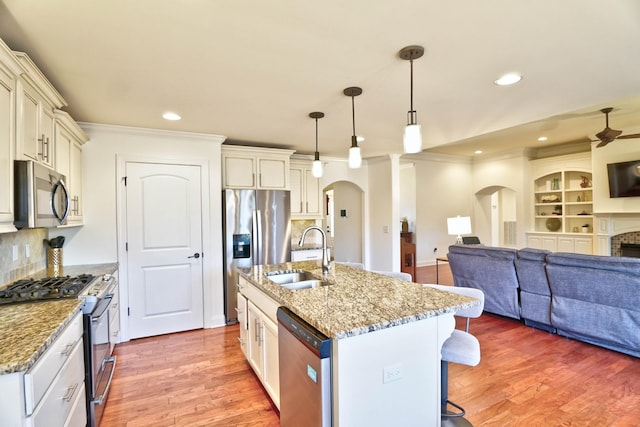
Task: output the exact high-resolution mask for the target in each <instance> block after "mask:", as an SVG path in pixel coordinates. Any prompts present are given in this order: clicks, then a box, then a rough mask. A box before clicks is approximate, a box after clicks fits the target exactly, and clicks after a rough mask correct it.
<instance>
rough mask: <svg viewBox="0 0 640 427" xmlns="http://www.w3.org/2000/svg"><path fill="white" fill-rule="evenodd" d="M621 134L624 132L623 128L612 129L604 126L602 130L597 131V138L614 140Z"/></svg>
mask: <svg viewBox="0 0 640 427" xmlns="http://www.w3.org/2000/svg"><path fill="white" fill-rule="evenodd" d="M620 134H622V131H621V130H615V129H611V128H608V127H607V128H604V129H603V130H602V131H600V132H598V133H596V138H598V139H599V140H601V141H602V140H608V139H611V140H614V139H616V138H617V137H618V136H619V135H620Z"/></svg>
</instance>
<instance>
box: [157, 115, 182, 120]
mask: <svg viewBox="0 0 640 427" xmlns="http://www.w3.org/2000/svg"><path fill="white" fill-rule="evenodd" d="M162 118H163V119H165V120H172V121H175V120H180V119H181V118H182V117H180V116H179V115H177V114H176V113H164V114H163V115H162Z"/></svg>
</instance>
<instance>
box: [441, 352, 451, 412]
mask: <svg viewBox="0 0 640 427" xmlns="http://www.w3.org/2000/svg"><path fill="white" fill-rule="evenodd" d="M448 399H449V362H447V361H445V360H442V361H441V362H440V413H441V414H443V415H444V414H446V413H447V400H448Z"/></svg>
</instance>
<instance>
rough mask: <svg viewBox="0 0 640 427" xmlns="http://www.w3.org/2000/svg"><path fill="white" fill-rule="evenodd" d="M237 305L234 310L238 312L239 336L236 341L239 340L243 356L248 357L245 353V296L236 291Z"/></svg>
mask: <svg viewBox="0 0 640 427" xmlns="http://www.w3.org/2000/svg"><path fill="white" fill-rule="evenodd" d="M236 301H237V307H236V312H237V314H238V323H240V336H239V337H238V341H240V350H242V354H244V357H248V354H247V345H248V343H247V336H248V335H247V327H248V323H247V298H245V296H244V295H242V294H241V293H240V292H238V295H237V298H236Z"/></svg>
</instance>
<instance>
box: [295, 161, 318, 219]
mask: <svg viewBox="0 0 640 427" xmlns="http://www.w3.org/2000/svg"><path fill="white" fill-rule="evenodd" d="M290 179H291V216H292V217H297V218H322V203H321V200H320V199H321V191H320V180H319V179H318V178H315V177H314V176H313V174H312V173H311V161H306V160H292V161H291V168H290Z"/></svg>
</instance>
